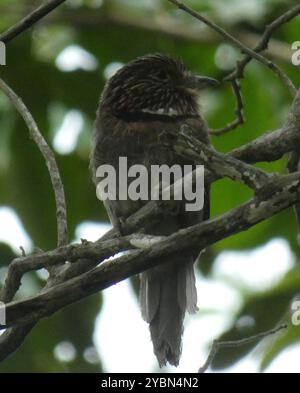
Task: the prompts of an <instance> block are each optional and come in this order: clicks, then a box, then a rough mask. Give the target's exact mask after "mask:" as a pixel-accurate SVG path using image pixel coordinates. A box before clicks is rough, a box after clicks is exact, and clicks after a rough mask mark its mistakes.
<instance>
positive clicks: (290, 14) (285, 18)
mask: <svg viewBox="0 0 300 393" xmlns="http://www.w3.org/2000/svg"><path fill="white" fill-rule="evenodd" d="M298 14H300V5H296V6H295V7H294V8H292V9H290V10H288V11H287V12H285V13H284V14H282V15H280V16H279V17H278V18H277V19H275V20H274V21H273V22H271V23H270V24H269V25H267V26H266V28H265V31H264V33H263V35H262V37H261V40H260V41H259V43H258V44H257V45H256V46H255V48H254V49H253V50H254V51H255V52H257V53H259V52H263V51H264V50H266V49H267V48H268V45H269V42H270V39H271V37H272V34H273V33H274V31H275V30H276V29H278V28H279V27H280V26H281V25H283V24H284V23H286V22H289V21H290V20H291V19H293V18H294V17H295V16H297V15H298ZM251 60H252V56H245V57H244V58H243V59H242V60H241V61H239V62H238V64H237V67H236V69H235V70H234V71H233V72H231V73H230V74H229V75H228V76H227V77H226V78H225V79H227V80H234V79H236V78H241V77H242V76H243V71H244V69H245V67H246V65H247V64H248V63H249V62H250V61H251Z"/></svg>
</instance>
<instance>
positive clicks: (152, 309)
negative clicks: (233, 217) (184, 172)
mask: <svg viewBox="0 0 300 393" xmlns="http://www.w3.org/2000/svg"><path fill="white" fill-rule="evenodd" d="M216 84H217V81H216V80H215V79H212V78H208V77H205V76H200V75H195V74H193V73H192V72H190V71H189V70H188V69H187V67H186V66H185V65H184V64H183V63H182V62H181V61H179V60H176V59H173V58H171V57H169V56H165V55H161V54H150V55H146V56H144V57H141V58H138V59H136V60H134V61H132V62H130V63H128V64H127V65H125V66H124V67H123V68H121V69H120V70H119V71H118V72H117V73H116V74H115V75H114V76H113V77H112V78H111V79H109V80H108V82H107V84H106V86H105V88H104V91H103V94H102V97H101V100H100V105H99V108H98V111H97V119H96V125H95V128H96V129H95V134H94V139H93V150H92V155H91V167H92V169H93V171H94V177H95V181H96V183H98V182H99V181H100V180H101V178H96V176H95V173H96V169H97V168H98V167H99V166H100V165H103V164H110V165H112V166H114V168H115V169H116V171H117V173H118V163H119V157H127V160H128V167H130V166H131V165H134V164H143V165H145V166H146V168H147V169H150V166H151V165H162V164H167V165H169V166H171V165H174V164H179V165H180V166H183V165H186V164H191V162H189V161H188V160H186V159H183V158H181V157H179V156H177V155H176V154H175V153H174V152H172V151H170V149H168V148H167V147H166V146H164V145H162V144H161V142H160V140H159V138H160V135H161V133H162V131H168V130H169V131H172V132H174V131H175V132H177V131H179V130H180V127H181V126H182V125H187V126H189V127H191V128H192V129H193V130H194V131H195V135H196V136H197V138H199V139H200V140H201V141H202V142H204V143H207V144H209V138H208V130H207V126H206V124H205V122H204V120H203V119H202V117H201V115H200V113H199V106H198V97H199V92H200V91H201V89H203V88H206V87H209V86H215V85H216ZM145 203H146V202H145V201H141V200H138V201H131V200H129V199H128V200H125V201H124V200H116V201H105V202H104V204H105V207H106V209H107V212H108V215H109V217H110V220H111V222H112V224H113V225H114V226H117V227H119V224H120V222H122V221H123V220H124V219H126V218H127V217H128V216H129V215H131V214H132V213H133V212H135V211H136V210H138V209H139V208H140V207H141V206H143V205H144V204H145ZM184 203H185V201H182V207H181V208H180V209H179V210H178V213H177V214H175V215H174V216H171V217H170V216H169V217H166V218H164V219H162V221H161V222H160V223H159V224H158V225H153V226H152V227H149V228H147V233H148V234H152V235H170V234H171V233H174V232H176V231H177V230H178V229H180V228H184V227H187V226H190V225H193V224H196V223H198V222H200V221H201V220H204V219H207V218H208V217H209V190H208V189H207V190H206V193H205V205H204V209H203V210H202V211H200V212H186V211H185V209H184ZM200 251H201V250H197V253H196V254H195V252H194V251H191V252H186V251H185V252H184V253H181V254H176V255H174V256H172V257H168V260H167V261H165V262H164V263H163V264H161V265H159V266H157V267H154V268H152V269H149V270H147V271H145V272H144V273H142V274H141V275H140V281H141V285H140V302H141V309H142V316H143V318H144V319H145V321H147V322H148V323H149V326H150V332H151V338H152V342H153V347H154V353H155V355H156V357H157V359H158V362H159V365H160V366H163V365H166V364H167V362H169V363H170V364H172V365H175V366H177V365H178V363H179V359H180V355H181V347H182V334H183V320H184V316H185V312H186V311H188V312H190V313H194V312H195V311H196V310H197V292H196V287H195V275H194V261H195V259H196V257H197V256H198V254H199V253H200Z"/></svg>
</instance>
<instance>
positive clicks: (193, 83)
mask: <svg viewBox="0 0 300 393" xmlns="http://www.w3.org/2000/svg"><path fill="white" fill-rule="evenodd" d="M219 84H220V82H219V81H217V80H216V79H213V78H209V77H208V76H201V75H191V76H188V77H187V78H186V79H185V82H184V87H185V88H187V89H193V90H202V89H205V88H207V87H214V86H218V85H219Z"/></svg>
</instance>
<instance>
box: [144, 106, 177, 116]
mask: <svg viewBox="0 0 300 393" xmlns="http://www.w3.org/2000/svg"><path fill="white" fill-rule="evenodd" d="M141 112H143V113H152V114H154V115H167V116H178V115H180V113H179V112H178V111H177V110H175V109H173V108H169V109H168V110H166V109H165V108H159V109H142V110H141Z"/></svg>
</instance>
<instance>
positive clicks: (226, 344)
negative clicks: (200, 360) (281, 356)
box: [198, 325, 288, 374]
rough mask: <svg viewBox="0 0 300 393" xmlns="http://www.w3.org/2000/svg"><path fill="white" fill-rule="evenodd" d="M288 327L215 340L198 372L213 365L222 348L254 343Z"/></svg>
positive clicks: (282, 326) (283, 326)
mask: <svg viewBox="0 0 300 393" xmlns="http://www.w3.org/2000/svg"><path fill="white" fill-rule="evenodd" d="M287 327H288V326H287V325H281V326H278V327H276V328H275V329H271V330H268V331H266V332H262V333H259V334H256V335H255V336H251V337H246V338H243V339H241V340H236V341H219V340H214V341H213V344H212V347H211V350H210V352H209V355H208V358H207V360H206V362H205V363H204V365H203V366H202V367H200V368H199V370H198V373H200V374H202V373H205V371H207V370H208V368H209V367H210V366H211V365H212V362H213V361H214V358H215V357H216V355H217V353H218V352H219V351H220V350H221V349H223V348H237V347H241V346H243V345H247V344H252V343H253V342H256V341H259V340H261V339H263V338H266V337H268V336H271V335H274V334H276V333H278V332H279V331H281V330H283V329H287Z"/></svg>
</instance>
